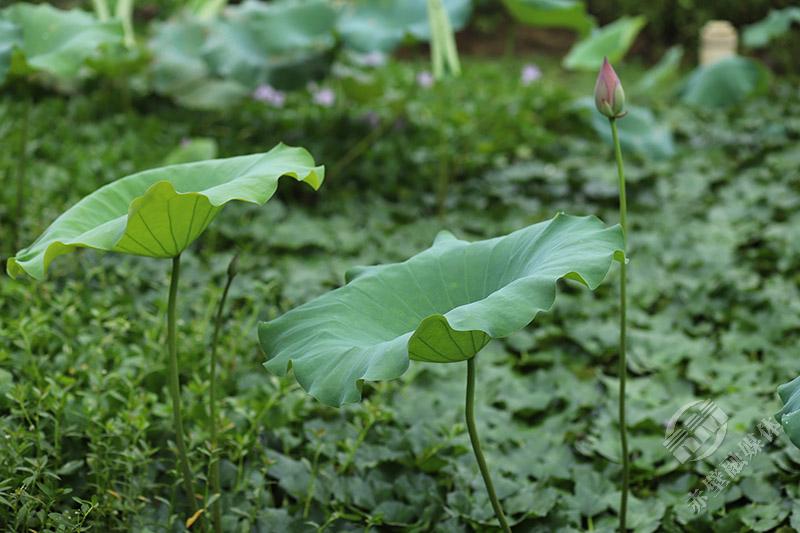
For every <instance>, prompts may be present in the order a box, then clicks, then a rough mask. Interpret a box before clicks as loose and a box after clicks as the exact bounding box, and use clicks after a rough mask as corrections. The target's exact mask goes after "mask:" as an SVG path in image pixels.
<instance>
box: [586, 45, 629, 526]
mask: <svg viewBox="0 0 800 533" xmlns="http://www.w3.org/2000/svg"><path fill="white" fill-rule="evenodd" d="M594 101H595V105H596V106H597V110H598V111H599V112H600V113H602V114H603V115H605V116H606V117H607V118H608V122H609V125H610V126H611V137H612V140H613V143H614V156H615V159H616V162H617V176H618V178H619V224H620V226H621V227H622V235H623V239H624V243H625V244H624V246H625V249H624V251H625V253H626V254H627V240H628V221H627V218H628V204H627V199H626V196H625V167H624V166H623V162H622V148H621V146H620V142H619V132H618V131H617V119H619V118H622V117H624V116H625V91H624V90H623V89H622V83H620V81H619V78H618V77H617V73H616V72H615V71H614V68H613V67H612V66H611V64H610V63H609V62H608V59H604V60H603V65H602V67H601V68H600V74H599V75H598V76H597V83H596V85H595V89H594ZM626 262H627V259H625V260H622V261H620V268H619V360H618V363H619V367H618V374H619V441H620V447H621V453H622V490H621V492H620V502H619V530H620V532H621V533H624V532H625V531H627V514H628V492H629V490H630V489H629V485H630V457H629V455H628V430H627V423H626V406H625V382H626V377H627V373H628V362H627V356H626V350H627V346H626V345H627V300H628V299H627V283H628V279H627V269H628V267H627V264H626Z"/></svg>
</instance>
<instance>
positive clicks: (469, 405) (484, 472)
mask: <svg viewBox="0 0 800 533" xmlns="http://www.w3.org/2000/svg"><path fill="white" fill-rule="evenodd" d="M465 414H466V418H467V431H468V432H469V440H470V442H471V443H472V451H474V452H475V459H476V460H477V461H478V468H479V469H480V471H481V476H483V483H484V484H485V485H486V492H487V493H489V500H491V502H492V508H493V509H494V514H495V515H496V516H497V521H498V522H500V527H501V528H502V529H503V531H505V532H506V533H511V528H510V527H508V522H506V515H505V514H504V513H503V508H502V507H500V501H499V500H498V499H497V494H495V492H494V484H493V483H492V477H491V476H490V475H489V468H488V467H487V466H486V459H484V458H483V452H482V451H481V441H480V440H479V439H478V430H477V429H476V428H475V357H474V356H473V357H471V358H469V359H467V401H466V408H465Z"/></svg>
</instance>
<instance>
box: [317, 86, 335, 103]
mask: <svg viewBox="0 0 800 533" xmlns="http://www.w3.org/2000/svg"><path fill="white" fill-rule="evenodd" d="M313 94H314V96H313V99H314V103H315V104H317V105H320V106H322V107H331V106H332V105H333V104H335V103H336V93H334V92H333V89H330V88H328V87H323V88H322V89H319V90H316V91H314V93H313Z"/></svg>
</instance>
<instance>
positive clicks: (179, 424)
mask: <svg viewBox="0 0 800 533" xmlns="http://www.w3.org/2000/svg"><path fill="white" fill-rule="evenodd" d="M180 275H181V256H180V254H178V255H176V256H175V257H173V258H172V276H171V277H170V282H169V303H168V304H167V349H168V350H169V392H170V396H172V416H173V423H174V425H175V445H176V446H177V447H178V466H179V468H180V470H181V474H182V475H183V487H184V489H185V490H186V497H187V498H188V499H189V510H190V511H191V512H192V514H194V513H196V512H197V501H196V500H195V497H194V489H193V488H192V469H191V467H190V466H189V458H188V457H187V455H186V442H185V441H184V440H183V439H184V435H183V416H182V415H181V384H180V380H179V378H178V350H177V346H176V342H175V302H176V300H177V296H178V280H179V278H180Z"/></svg>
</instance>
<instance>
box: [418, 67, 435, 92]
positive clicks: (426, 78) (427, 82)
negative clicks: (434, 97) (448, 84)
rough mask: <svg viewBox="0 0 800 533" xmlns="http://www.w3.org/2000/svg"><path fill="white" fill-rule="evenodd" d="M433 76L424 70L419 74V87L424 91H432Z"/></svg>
mask: <svg viewBox="0 0 800 533" xmlns="http://www.w3.org/2000/svg"><path fill="white" fill-rule="evenodd" d="M433 81H434V80H433V75H432V74H431V73H430V72H428V71H427V70H423V71H422V72H420V73H419V74H417V85H419V86H420V87H422V88H423V89H430V88H431V87H433Z"/></svg>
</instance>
